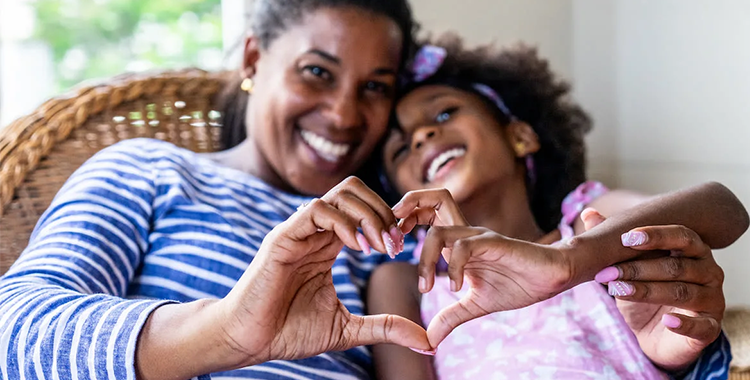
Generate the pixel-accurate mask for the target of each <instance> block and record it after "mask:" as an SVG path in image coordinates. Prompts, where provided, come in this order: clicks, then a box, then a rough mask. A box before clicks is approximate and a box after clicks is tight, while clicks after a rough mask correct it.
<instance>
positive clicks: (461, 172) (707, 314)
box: [368, 38, 748, 379]
mask: <svg viewBox="0 0 750 380" xmlns="http://www.w3.org/2000/svg"><path fill="white" fill-rule="evenodd" d="M441 45H442V47H437V46H432V45H426V46H424V47H422V49H421V50H420V52H419V54H418V55H417V57H416V60H415V65H414V70H413V71H414V80H413V82H412V83H411V84H410V85H408V86H407V88H406V89H405V90H404V92H403V95H402V97H401V99H400V101H399V102H398V104H397V107H396V113H395V114H396V118H395V119H396V121H397V124H398V125H397V126H396V127H395V128H394V129H393V131H392V133H391V135H390V136H389V138H388V140H387V142H386V144H385V147H384V167H385V174H386V175H387V177H388V180H389V181H388V182H389V184H390V185H391V186H392V187H393V188H394V190H395V191H396V192H398V193H400V194H406V196H405V197H404V199H403V200H402V202H400V204H398V205H396V206H395V207H394V213H395V214H396V216H397V217H406V219H405V220H404V221H402V223H403V224H405V226H404V229H406V230H409V229H411V227H413V225H414V224H416V223H419V224H424V223H428V224H432V225H458V226H456V227H444V228H440V229H437V230H436V229H434V228H433V229H432V230H431V233H432V232H433V231H437V232H435V233H432V236H428V238H427V240H425V241H424V244H425V248H424V252H423V258H422V262H423V263H422V265H421V266H420V269H419V271H417V269H416V267H414V266H409V265H408V264H403V263H402V264H389V265H386V266H383V267H382V268H379V269H378V270H377V271H376V272H375V273H374V274H373V276H372V278H371V282H370V288H369V293H368V307H369V310H368V311H369V313H373V314H376V313H386V312H389V313H397V314H401V315H404V316H406V317H408V318H411V319H412V320H415V321H419V320H421V322H422V323H423V324H424V325H425V326H428V325H429V328H428V335H429V336H430V341H431V343H433V341H434V342H435V343H440V346H439V349H437V351H436V355H435V357H434V362H432V361H431V360H430V359H428V358H427V357H426V356H421V355H418V354H415V353H411V352H409V351H408V350H404V349H402V348H399V347H394V346H386V345H383V346H376V347H375V348H374V354H375V364H376V371H377V373H378V376H379V378H382V379H385V378H399V379H401V378H408V379H419V378H425V379H430V378H434V375H435V374H437V377H439V378H442V379H475V378H486V379H526V378H544V379H587V378H596V379H662V378H668V375H667V373H669V374H671V375H675V376H677V375H685V374H688V373H690V372H691V371H692V374H697V376H699V377H700V378H705V376H706V375H707V374H718V375H719V376H718V377H716V378H721V377H722V376H721V375H722V374H723V376H726V368H727V367H728V361H729V360H728V358H729V354H728V350H727V346H728V344H727V342H726V341H725V339H724V338H723V336H719V335H720V330H719V327H718V326H719V324H720V320H721V314H722V313H723V309H724V301H723V293H721V283H722V281H723V277H722V274H721V269H720V268H719V267H718V265H716V263H715V262H714V261H713V258H712V256H711V251H710V249H709V248H708V247H709V246H711V247H714V248H715V247H717V246H725V245H727V244H729V243H731V242H733V241H734V240H736V239H737V238H738V237H739V236H740V235H741V234H742V233H743V232H744V231H745V229H746V228H747V223H748V222H747V214H746V212H745V211H744V209H743V208H742V206H741V205H740V204H739V203H738V202H737V200H736V198H734V196H733V195H731V193H729V192H728V191H727V190H726V189H725V188H723V187H722V186H721V185H718V184H707V185H703V186H699V187H696V188H692V189H688V190H685V191H682V192H680V193H675V194H669V195H665V196H662V197H657V198H654V199H652V200H651V201H649V202H648V203H647V204H642V205H641V206H639V207H635V208H632V209H631V211H629V212H628V213H626V214H627V215H626V216H612V217H611V218H610V219H609V220H607V221H606V222H605V223H609V224H608V225H607V226H606V227H605V223H602V225H601V227H596V228H593V229H592V231H590V232H587V233H585V234H584V235H587V234H588V235H589V236H592V237H593V238H591V239H588V240H586V241H589V242H591V241H597V239H599V240H600V241H602V242H603V241H605V240H606V239H610V240H607V241H611V238H606V236H611V235H612V233H611V232H612V231H617V229H618V228H620V229H622V228H624V227H626V229H624V230H622V231H623V232H624V231H628V230H630V229H632V228H633V227H636V226H638V225H656V224H671V223H674V222H676V224H682V225H685V226H687V227H688V228H691V229H693V230H695V231H696V232H697V233H698V235H700V237H701V238H703V240H704V241H705V242H706V244H704V243H703V242H702V241H701V240H700V238H698V237H697V235H695V233H692V231H690V230H687V229H685V228H682V227H677V226H664V227H651V228H643V229H639V230H633V231H631V232H630V233H629V234H625V235H623V238H622V244H623V245H624V246H626V247H632V248H634V249H636V250H653V249H656V248H662V249H664V248H666V249H672V248H674V249H675V250H676V249H677V248H680V249H681V250H682V251H683V254H684V256H688V257H687V258H676V257H661V258H657V259H655V260H650V262H651V263H650V264H649V265H651V266H648V265H646V266H638V265H640V263H638V265H636V263H632V264H629V263H625V264H620V265H617V266H613V267H608V268H606V269H604V270H602V271H601V272H600V273H599V274H598V275H597V276H596V278H597V280H599V281H600V282H604V283H606V282H608V283H609V286H608V288H605V287H603V286H602V285H600V284H599V283H596V282H591V281H590V280H591V279H592V278H593V277H594V276H593V273H596V272H598V271H599V270H601V269H602V268H604V267H605V266H607V265H611V263H612V262H618V261H625V259H624V258H623V257H624V256H622V255H623V253H622V252H631V251H629V250H627V249H625V248H624V247H619V248H613V249H611V250H610V249H607V250H604V251H602V248H604V247H607V248H609V247H610V245H603V243H598V245H596V244H594V245H593V246H596V247H597V249H598V250H599V252H596V254H593V255H592V254H591V253H592V252H593V251H592V249H589V248H583V247H584V245H585V244H579V245H576V246H575V247H574V249H573V250H572V251H566V250H565V249H562V248H560V249H559V251H558V250H556V249H558V248H554V249H553V248H549V249H547V250H548V251H551V252H563V253H565V252H568V253H571V252H572V255H569V256H565V255H564V254H561V255H558V256H545V257H546V258H547V259H548V260H549V261H550V262H552V264H550V265H549V266H548V267H552V266H554V265H557V263H559V262H560V261H561V260H562V261H563V262H564V261H565V260H571V261H576V260H577V261H578V262H582V261H581V260H588V261H586V264H581V265H579V266H578V267H577V268H579V269H580V268H585V270H579V271H578V272H576V273H577V274H576V275H573V276H571V277H570V278H565V280H564V281H562V282H561V284H562V283H566V285H564V286H561V287H564V288H565V289H569V290H567V291H564V292H562V293H560V291H559V290H558V288H556V286H557V285H554V286H547V284H545V281H546V282H547V283H549V284H556V283H557V282H560V281H561V280H559V279H558V278H557V277H555V273H559V271H557V272H555V271H549V272H540V274H539V277H541V279H540V281H536V282H534V281H533V280H532V279H529V278H520V279H519V278H514V277H513V276H514V275H513V273H511V272H505V273H502V271H497V270H493V269H497V268H498V267H500V265H506V266H505V267H503V268H511V267H512V265H520V264H518V263H520V261H517V259H518V257H522V254H519V255H516V256H514V255H513V254H515V253H516V251H519V250H522V249H523V250H528V251H529V252H530V251H532V250H543V249H545V248H539V247H542V246H540V245H539V244H551V243H554V242H558V241H561V240H563V241H564V240H566V239H569V238H571V237H572V236H573V235H574V234H577V233H581V232H583V229H584V226H583V222H582V221H581V218H579V216H580V214H581V211H582V210H583V209H584V207H587V206H592V207H596V208H597V209H598V210H600V211H601V212H602V214H605V215H623V214H618V212H619V211H621V210H625V209H630V208H631V207H632V206H634V205H636V204H639V203H641V202H643V201H644V199H645V197H642V196H639V195H637V194H633V193H629V192H624V191H612V192H609V191H608V190H607V189H606V188H605V187H604V186H603V185H601V184H600V183H597V182H592V181H589V182H585V168H584V162H585V160H584V142H583V136H584V134H585V133H586V132H587V131H588V130H589V129H590V120H589V118H588V117H587V116H586V114H585V113H584V112H583V111H582V110H581V109H580V108H579V107H578V106H577V105H575V104H573V103H571V102H569V101H568V100H567V99H566V97H565V96H566V95H567V93H568V91H569V87H568V86H567V85H566V84H564V83H561V82H559V81H557V80H556V79H555V77H554V75H553V74H552V73H551V72H550V70H549V68H548V66H547V63H546V61H543V60H541V59H539V58H538V57H537V56H536V52H535V51H534V50H532V49H528V48H524V47H519V48H516V49H513V50H506V51H501V52H498V51H494V50H492V49H490V48H480V49H476V50H471V51H467V50H463V49H462V48H461V44H460V41H458V40H457V39H455V38H449V39H446V40H443V42H442V43H441ZM437 188H445V189H447V190H448V191H449V195H447V196H446V193H444V192H441V191H436V190H429V189H437ZM409 192H411V193H409ZM430 192H433V193H432V194H431V193H430ZM415 195H418V196H415ZM451 196H452V198H453V199H455V203H453V199H451ZM706 196H708V197H711V199H712V201H714V202H707V201H701V202H698V201H699V200H700V199H701V197H706ZM704 199H705V198H704ZM708 203H710V204H708ZM456 205H457V206H458V208H460V211H459V210H458V209H456ZM409 215H412V216H409ZM415 215H416V217H414V216H415ZM464 216H465V217H464ZM719 216H721V218H719ZM588 217H589V220H594V219H597V218H602V217H601V216H600V215H598V214H596V213H594V212H590V213H588ZM610 222H611V223H610ZM461 225H464V226H465V227H462V226H461ZM468 225H473V226H480V227H481V228H478V227H468ZM602 228H603V229H602ZM597 229H600V232H599V233H598V235H597V234H596V233H594V230H597ZM601 231H604V232H601ZM686 231H687V232H686ZM689 233H692V235H687V234H689ZM607 234H609V235H607ZM680 234H682V235H684V236H691V237H694V238H693V239H682V240H685V241H689V242H690V244H687V243H686V244H687V245H684V246H680V245H679V244H678V243H675V241H679V239H675V238H674V236H681V235H680ZM501 235H502V236H501ZM694 235H695V236H694ZM618 236H619V234H618ZM658 236H662V237H665V239H662V242H663V243H664V244H663V245H661V246H660V245H659V240H660V239H659V238H658ZM666 236H672V238H671V240H670V239H667V238H666ZM431 238H432V240H431ZM462 238H463V239H464V241H463V243H465V244H463V245H462V246H461V249H462V251H461V255H459V251H458V250H459V248H458V245H453V242H454V241H458V239H462ZM618 240H619V239H618ZM667 240H669V241H670V242H669V243H666V241H667ZM518 241H527V242H536V243H539V244H526V243H523V244H526V246H527V248H523V246H521V245H519V244H521V243H517V242H518ZM583 241H584V240H580V242H583ZM578 243H579V242H577V244H578ZM493 244H495V246H494V247H493ZM503 244H505V247H506V248H505V250H506V252H504V253H502V254H497V252H500V251H501V250H502V249H499V248H497V246H498V245H503ZM508 244H511V245H512V244H515V245H514V246H513V247H521V248H518V249H516V250H515V251H513V249H510V251H513V252H511V254H509V253H507V251H509V250H508V248H507V247H508V246H509V245H508ZM571 244H572V243H571ZM428 246H429V249H428ZM564 246H565V244H554V245H553V246H551V247H564ZM589 246H592V245H591V244H589ZM467 247H470V248H467ZM442 248H447V249H443V255H444V256H447V257H451V255H454V256H453V257H458V258H459V259H457V260H456V261H460V263H458V264H454V263H451V268H449V273H450V275H448V276H446V275H445V273H441V275H438V276H437V278H434V284H433V277H434V276H433V275H432V273H433V272H431V269H429V268H430V266H429V265H425V262H427V263H429V262H430V260H431V259H427V260H425V258H424V256H425V255H428V253H429V254H430V255H433V257H432V259H434V258H435V257H434V256H435V255H436V252H440V250H441V249H442ZM451 248H453V249H451ZM514 249H515V248H514ZM617 249H619V250H620V251H617V252H615V251H616V250H617ZM417 251H419V248H418V249H417ZM467 252H468V253H467ZM632 252H635V251H632ZM493 254H494V255H495V256H493ZM628 254H629V253H625V255H628ZM607 255H610V256H617V255H620V256H618V257H620V258H622V259H618V260H616V261H611V260H612V258H611V257H610V258H607V257H605V256H607ZM482 256H484V257H482ZM596 256H599V257H596ZM673 256H677V255H673ZM529 257H530V256H529ZM592 257H593V258H592ZM561 258H565V259H561ZM628 258H634V256H633V254H630V256H629V257H628ZM472 260H473V261H472ZM483 260H484V261H483ZM512 260H516V261H514V263H513V264H512V265H510V266H508V262H510V261H512ZM607 260H610V261H607ZM449 261H451V260H449ZM433 262H434V261H433ZM467 262H468V263H467ZM602 263H603V264H602ZM607 263H609V264H607ZM670 263H671V264H670ZM674 263H677V265H676V267H677V268H683V269H684V268H688V269H684V270H676V271H674V273H672V274H671V275H669V276H667V278H663V277H664V276H662V275H661V273H662V272H661V271H659V270H653V268H654V267H657V268H659V265H666V266H667V267H668V266H669V265H672V266H675V265H674ZM472 264H474V265H473V267H472ZM537 264H538V263H534V265H537ZM600 264H601V265H600ZM493 265H494V266H495V267H491V266H493ZM597 265H599V266H598V267H597ZM439 267H440V266H439ZM542 267H544V266H542ZM433 268H434V266H433ZM639 268H640V269H643V268H648V270H645V271H641V273H640V277H638V275H636V273H635V272H637V269H639ZM696 268H700V269H699V270H697V269H696ZM444 269H445V268H443V270H444ZM592 270H593V272H591V271H592ZM587 271H588V272H591V274H590V275H588V274H582V273H584V272H587ZM438 272H440V269H438ZM417 273H419V281H416V280H415V278H416V277H417ZM464 273H465V275H466V279H467V282H468V285H470V286H465V285H463V284H462V282H463V278H464ZM548 273H549V274H548ZM493 276H494V277H493ZM659 276H661V277H662V278H659ZM491 277H493V278H495V279H501V280H498V281H495V282H492V281H489V280H487V279H488V278H491ZM574 277H575V279H573V278H574ZM587 277H588V278H587ZM584 279H585V280H584ZM623 280H629V281H623ZM635 280H640V282H637V281H635ZM676 280H678V281H680V283H678V282H676ZM585 281H589V282H585ZM584 282H585V283H584ZM580 283H582V284H581V285H579V286H576V287H574V288H572V289H570V288H571V287H572V285H575V284H580ZM686 283H688V284H686ZM497 284H500V285H497ZM493 285H494V287H493ZM675 286H677V287H678V288H680V289H688V291H687V292H688V293H685V295H686V297H681V299H680V300H676V299H670V297H669V295H670V293H669V289H672V288H673V287H675ZM404 288H406V289H407V290H409V291H404ZM462 288H463V289H462ZM488 289H489V290H488ZM608 291H609V292H608ZM420 292H421V293H424V294H420ZM482 292H484V293H482ZM545 292H548V293H545ZM505 293H507V294H505ZM557 293H560V294H558V295H557V296H555V297H553V298H549V295H550V294H557ZM518 294H522V295H524V296H525V298H524V296H522V297H518V296H517V295H518ZM483 296H484V298H482V297H483ZM612 296H616V297H617V300H616V299H615V298H613V297H612ZM546 298H549V299H546ZM682 298H684V300H682ZM544 299H546V300H544ZM540 300H543V301H542V302H538V303H535V302H537V301H540ZM506 301H507V302H506ZM633 301H640V302H643V301H646V302H650V303H654V305H648V304H645V303H638V302H633ZM678 301H679V302H678ZM527 305H531V306H527ZM524 306H526V307H524ZM673 306H679V307H681V308H679V309H678V308H675V307H673ZM420 309H421V310H420ZM509 309H516V310H510V311H503V312H498V313H491V312H492V311H494V310H509ZM446 310H447V311H446ZM482 315H484V316H482ZM480 316H481V317H480ZM476 317H480V318H477V319H473V320H470V319H472V318H476ZM466 321H468V322H466ZM463 322H466V323H463ZM461 323H463V324H461ZM459 324H460V326H458V325H459ZM433 327H435V328H433ZM454 327H455V330H453V328H454ZM450 330H453V332H452V333H451V334H450V335H448V333H449V332H450ZM436 331H437V332H436ZM446 335H447V337H446ZM717 336H718V337H719V338H718V339H717ZM443 338H445V339H444V340H443ZM709 345H711V346H710V347H709V348H708V350H711V353H714V352H715V354H714V355H711V358H712V359H713V360H708V359H706V360H704V359H701V360H698V363H696V359H697V358H698V357H700V356H701V352H702V349H703V348H704V347H706V346H709ZM704 356H705V355H704ZM433 365H434V371H435V372H433ZM712 371H713V372H712Z"/></svg>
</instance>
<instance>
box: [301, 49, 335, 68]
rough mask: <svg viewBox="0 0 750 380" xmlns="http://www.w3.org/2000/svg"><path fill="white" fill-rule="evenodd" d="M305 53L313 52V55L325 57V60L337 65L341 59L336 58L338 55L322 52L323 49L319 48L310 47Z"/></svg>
mask: <svg viewBox="0 0 750 380" xmlns="http://www.w3.org/2000/svg"><path fill="white" fill-rule="evenodd" d="M307 53H309V54H315V55H317V56H319V57H321V58H323V59H325V60H326V61H330V62H332V63H335V64H337V65H341V60H340V59H338V57H335V56H333V55H331V54H328V53H326V52H324V51H323V50H320V49H310V50H308V51H307Z"/></svg>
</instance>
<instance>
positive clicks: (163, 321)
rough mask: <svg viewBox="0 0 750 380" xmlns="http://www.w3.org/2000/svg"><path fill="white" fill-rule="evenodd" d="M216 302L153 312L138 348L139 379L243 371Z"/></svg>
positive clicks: (181, 377) (146, 379)
mask: <svg viewBox="0 0 750 380" xmlns="http://www.w3.org/2000/svg"><path fill="white" fill-rule="evenodd" d="M218 301H219V300H215V299H203V300H198V301H194V302H190V303H185V304H167V305H164V306H161V307H159V308H157V309H156V310H154V312H153V313H151V315H150V316H149V318H148V320H147V321H146V324H145V325H144V327H143V330H142V331H141V333H140V335H139V337H138V343H137V346H136V363H135V364H136V372H137V374H138V378H139V379H144V380H156V379H166V378H169V379H189V378H193V377H196V376H200V375H204V374H208V373H211V372H217V371H221V370H229V369H234V368H238V367H240V365H241V363H242V361H241V358H239V357H238V354H237V353H236V352H233V350H232V348H231V347H230V346H229V345H228V344H226V341H225V340H224V334H223V333H222V331H221V329H222V325H223V323H222V321H221V318H222V314H221V312H220V308H219V307H218Z"/></svg>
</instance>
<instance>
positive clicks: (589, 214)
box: [581, 207, 607, 231]
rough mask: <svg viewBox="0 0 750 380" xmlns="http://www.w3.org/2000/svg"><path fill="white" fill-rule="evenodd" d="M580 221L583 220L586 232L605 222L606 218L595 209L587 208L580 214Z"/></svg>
mask: <svg viewBox="0 0 750 380" xmlns="http://www.w3.org/2000/svg"><path fill="white" fill-rule="evenodd" d="M581 220H583V226H584V228H585V229H586V231H588V230H590V229H592V228H594V227H596V226H598V225H599V224H601V223H602V222H603V221H605V220H607V218H605V217H604V215H602V214H600V213H599V211H596V209H594V208H591V207H589V208H587V209H585V210H583V211H582V212H581Z"/></svg>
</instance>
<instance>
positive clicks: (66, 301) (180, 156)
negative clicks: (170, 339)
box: [0, 139, 411, 380]
mask: <svg viewBox="0 0 750 380" xmlns="http://www.w3.org/2000/svg"><path fill="white" fill-rule="evenodd" d="M308 200H309V198H306V197H302V196H296V195H291V194H287V193H284V192H282V191H279V190H277V189H274V188H272V187H270V186H268V185H267V184H265V183H264V182H262V181H261V180H259V179H257V178H255V177H252V176H250V175H248V174H246V173H243V172H239V171H236V170H233V169H229V168H225V167H221V166H219V165H216V164H214V163H213V162H211V161H209V160H207V159H205V158H203V157H200V156H198V155H196V154H195V153H193V152H190V151H187V150H184V149H180V148H177V147H175V146H174V145H171V144H168V143H164V142H161V141H156V140H148V139H133V140H126V141H124V142H121V143H118V144H116V145H114V146H112V147H110V148H107V149H104V150H103V151H101V152H99V153H98V154H96V155H95V156H94V157H93V158H92V159H91V160H89V162H87V163H86V164H85V165H83V166H82V167H81V168H80V169H79V170H78V171H77V172H76V173H74V175H73V176H72V177H71V178H70V179H69V180H68V182H67V183H66V184H65V185H64V186H63V188H62V189H61V190H60V193H59V194H58V195H57V197H56V198H55V200H54V201H53V202H52V205H51V206H50V208H49V209H48V210H47V212H46V213H45V214H44V215H43V216H42V218H41V219H40V221H39V223H38V224H37V226H36V229H35V231H34V233H33V235H32V238H31V241H30V244H29V246H28V248H27V249H26V250H25V251H24V253H23V254H22V256H21V257H20V259H19V260H18V261H17V262H16V263H15V264H14V265H13V267H12V268H11V269H10V270H9V271H8V273H7V274H6V275H5V276H4V277H3V278H2V280H1V281H0V378H2V379H42V378H47V379H58V378H59V379H94V378H96V379H135V372H134V368H135V367H134V357H135V356H134V355H135V346H136V339H137V337H138V333H139V331H140V329H141V327H142V326H143V324H144V322H145V320H146V318H147V317H148V315H149V313H150V312H151V311H152V310H154V309H155V308H156V307H158V306H160V305H162V304H163V303H165V302H167V301H164V300H171V301H177V302H187V301H193V300H195V299H199V298H221V297H224V296H225V295H226V294H227V293H228V292H229V291H230V289H232V287H233V286H234V284H235V283H236V282H237V280H238V279H239V278H240V276H241V275H242V273H243V272H244V271H245V269H246V268H247V266H248V265H249V263H250V261H252V259H253V257H254V255H255V253H256V252H257V249H258V247H259V246H260V244H261V241H262V240H263V238H264V237H265V236H266V234H267V233H268V232H270V231H271V229H272V228H273V227H274V226H276V225H277V224H279V223H281V222H283V221H284V220H286V219H287V218H288V217H289V216H290V215H291V214H292V213H294V211H295V210H296V208H297V206H298V205H299V204H301V203H303V202H305V201H308ZM410 251H411V250H409V251H407V252H405V253H402V254H401V255H399V256H398V260H408V259H409V254H408V252H410ZM386 259H387V256H386V255H382V254H373V255H370V256H367V255H364V254H362V253H361V252H355V251H350V250H346V249H345V250H343V251H342V252H341V253H340V254H339V256H338V258H337V259H336V261H335V263H334V265H333V281H334V285H335V288H336V292H337V294H338V297H339V299H340V300H341V302H342V303H343V304H344V305H345V306H346V307H347V308H348V309H349V311H350V312H352V313H355V314H360V315H361V314H362V313H363V312H364V305H363V301H362V296H361V295H362V294H363V293H362V292H363V291H364V286H365V283H366V281H367V280H368V278H369V276H370V274H371V272H372V270H373V269H374V268H375V267H376V266H377V265H378V264H380V263H382V262H385V261H386ZM370 369H371V358H370V353H369V351H368V350H367V349H366V348H365V347H358V348H355V349H351V350H348V351H345V352H330V353H325V354H322V355H318V356H316V357H312V358H309V359H304V360H297V361H273V362H268V363H264V364H261V365H256V366H252V367H248V368H245V369H241V370H236V371H230V372H225V373H218V374H213V375H212V376H211V378H213V379H221V378H242V379H279V378H284V379H342V380H343V379H363V378H368V377H369V375H368V373H369V372H370Z"/></svg>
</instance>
